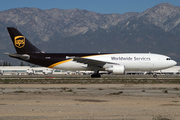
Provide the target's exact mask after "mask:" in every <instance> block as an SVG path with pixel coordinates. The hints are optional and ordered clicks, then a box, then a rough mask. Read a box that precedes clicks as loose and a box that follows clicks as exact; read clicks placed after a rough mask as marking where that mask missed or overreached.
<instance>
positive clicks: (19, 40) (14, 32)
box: [7, 27, 42, 54]
mask: <svg viewBox="0 0 180 120" xmlns="http://www.w3.org/2000/svg"><path fill="white" fill-rule="evenodd" d="M7 30H8V32H9V35H10V36H11V39H12V42H13V44H14V47H15V49H16V52H17V54H25V53H42V51H41V50H39V49H37V48H36V47H35V46H33V45H32V44H31V43H30V42H29V41H28V39H27V38H25V37H24V36H23V35H22V34H21V33H20V32H19V30H18V29H16V28H15V27H7Z"/></svg>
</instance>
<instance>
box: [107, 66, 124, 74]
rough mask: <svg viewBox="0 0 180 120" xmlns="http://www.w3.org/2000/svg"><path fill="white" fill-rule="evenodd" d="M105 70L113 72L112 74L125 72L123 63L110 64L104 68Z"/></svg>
mask: <svg viewBox="0 0 180 120" xmlns="http://www.w3.org/2000/svg"><path fill="white" fill-rule="evenodd" d="M105 70H106V71H108V72H110V73H113V74H124V73H125V66H124V65H112V66H110V67H108V68H106V69H105Z"/></svg>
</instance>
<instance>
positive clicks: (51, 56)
mask: <svg viewBox="0 0 180 120" xmlns="http://www.w3.org/2000/svg"><path fill="white" fill-rule="evenodd" d="M7 29H8V32H9V34H10V36H11V39H12V42H13V44H14V47H15V49H16V52H17V53H15V54H11V53H5V54H7V55H9V56H10V57H13V58H17V59H20V60H23V61H26V62H29V63H33V64H36V65H40V66H44V67H48V68H52V69H60V70H70V71H81V70H83V71H84V70H90V71H94V73H93V74H92V75H91V77H101V75H100V74H99V71H107V72H110V73H113V74H124V73H125V71H155V70H161V69H165V68H169V67H172V66H174V65H176V62H175V61H174V60H171V58H170V57H168V56H165V55H160V54H151V53H45V52H43V51H41V50H39V49H38V48H36V47H35V46H33V45H32V44H31V43H30V42H29V41H28V39H27V38H26V37H25V36H23V35H22V34H21V33H20V32H19V31H18V29H16V28H14V27H7ZM155 76H156V75H155Z"/></svg>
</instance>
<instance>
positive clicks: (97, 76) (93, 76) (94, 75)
mask: <svg viewBox="0 0 180 120" xmlns="http://www.w3.org/2000/svg"><path fill="white" fill-rule="evenodd" d="M91 77H92V78H100V77H101V75H100V74H92V75H91Z"/></svg>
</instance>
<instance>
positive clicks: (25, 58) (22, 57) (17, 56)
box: [4, 53, 30, 60]
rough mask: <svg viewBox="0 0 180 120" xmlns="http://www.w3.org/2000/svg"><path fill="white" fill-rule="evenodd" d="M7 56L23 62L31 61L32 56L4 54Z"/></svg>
mask: <svg viewBox="0 0 180 120" xmlns="http://www.w3.org/2000/svg"><path fill="white" fill-rule="evenodd" d="M4 54H5V55H9V56H10V57H14V58H21V59H23V60H29V59H30V56H29V55H27V54H22V55H20V54H11V53H4Z"/></svg>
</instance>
